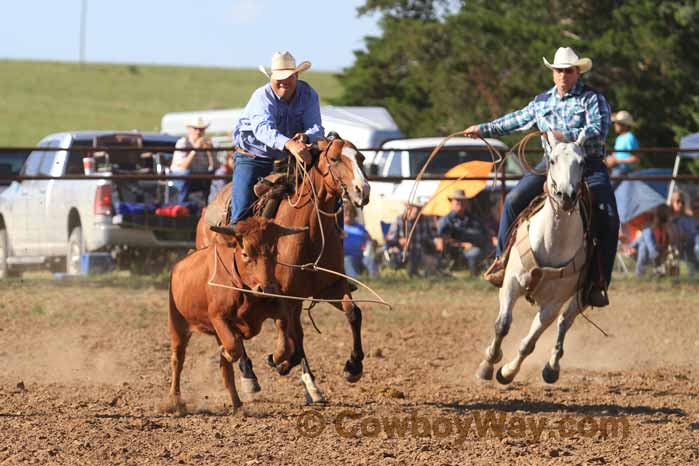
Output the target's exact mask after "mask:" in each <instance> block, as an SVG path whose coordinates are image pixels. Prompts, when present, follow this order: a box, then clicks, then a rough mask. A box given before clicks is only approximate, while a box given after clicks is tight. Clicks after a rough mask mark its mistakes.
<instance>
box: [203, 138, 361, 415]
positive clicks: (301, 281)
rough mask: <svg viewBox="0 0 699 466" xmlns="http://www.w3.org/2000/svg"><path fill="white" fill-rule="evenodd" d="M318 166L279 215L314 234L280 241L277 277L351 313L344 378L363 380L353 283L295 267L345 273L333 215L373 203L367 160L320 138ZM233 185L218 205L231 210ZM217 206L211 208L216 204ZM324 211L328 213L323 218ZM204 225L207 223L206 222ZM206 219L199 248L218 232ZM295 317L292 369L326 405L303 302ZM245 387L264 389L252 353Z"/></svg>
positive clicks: (291, 289)
mask: <svg viewBox="0 0 699 466" xmlns="http://www.w3.org/2000/svg"><path fill="white" fill-rule="evenodd" d="M312 152H313V154H314V163H313V164H312V166H311V167H310V168H309V170H308V176H307V179H306V180H305V182H304V183H303V184H301V185H300V186H299V187H298V189H297V192H296V193H295V194H293V195H291V196H290V197H287V198H286V199H284V200H283V201H282V202H281V204H280V206H279V210H278V211H277V214H276V217H275V220H276V221H277V222H279V223H282V224H284V225H289V226H296V227H300V226H307V227H308V232H307V233H304V234H302V235H297V236H294V237H288V238H282V239H281V240H280V241H279V261H278V263H277V266H276V268H275V271H274V274H275V276H276V278H277V281H278V283H279V285H280V287H281V290H282V294H285V295H290V296H312V297H314V298H324V299H333V300H338V301H340V300H341V302H334V303H332V305H333V306H334V307H336V308H337V309H340V310H341V311H343V312H344V313H345V316H346V318H347V321H348V322H349V324H350V329H351V331H352V346H351V353H350V357H349V359H348V360H347V361H346V363H345V366H344V370H343V374H344V377H345V379H346V380H347V381H348V382H351V383H354V382H357V381H358V380H359V379H360V378H361V376H362V373H363V370H364V367H363V359H364V351H363V349H362V337H361V329H362V311H361V309H360V308H359V306H357V304H356V303H354V302H353V301H352V294H351V292H350V289H349V285H348V282H347V280H346V279H345V278H343V277H338V276H337V275H333V274H330V273H325V272H314V271H310V270H301V269H299V268H298V267H290V266H289V264H296V265H298V264H308V263H314V262H315V261H316V260H318V257H319V256H320V259H319V260H318V265H319V266H320V267H323V268H326V269H329V270H334V271H338V272H344V258H343V257H344V252H343V247H342V236H341V232H340V231H339V229H338V228H337V226H336V219H335V216H334V215H332V213H333V212H334V211H335V210H336V209H337V203H338V200H339V199H340V198H345V199H346V200H347V201H349V202H350V203H351V204H353V205H354V207H356V208H361V207H363V206H364V205H366V204H367V203H368V202H369V194H370V189H369V183H368V181H367V179H366V176H365V175H364V172H363V169H362V164H363V162H364V156H363V155H362V153H361V152H359V151H358V150H357V148H356V147H355V146H354V144H352V143H351V142H349V141H345V140H342V139H340V138H339V137H336V138H329V139H327V140H320V141H318V143H317V148H315V149H314V150H312ZM230 192H231V186H230V185H227V186H226V187H224V188H222V189H221V191H219V193H218V195H217V196H216V198H215V199H214V201H213V202H212V204H217V205H218V206H219V208H220V206H225V205H226V201H225V196H230ZM210 208H211V206H210ZM320 212H324V213H325V214H321V213H320ZM203 223H204V224H203ZM204 225H205V220H204V218H201V219H200V220H199V227H198V228H197V247H200V246H204V245H207V244H211V241H212V238H213V236H212V233H211V231H209V230H207V229H206V228H205V226H204ZM288 306H289V307H291V308H292V312H291V315H292V318H291V320H290V321H289V326H288V332H289V334H290V335H293V336H294V343H295V344H296V348H295V352H294V354H293V355H292V357H291V364H292V366H294V365H297V364H301V370H302V376H301V380H302V381H303V384H304V389H305V390H306V398H307V400H308V401H309V402H312V403H316V402H323V401H324V400H323V396H322V394H321V393H320V391H319V390H318V387H316V386H315V384H314V380H313V379H314V377H313V374H312V372H311V369H310V365H309V363H308V359H307V357H306V354H305V351H304V348H303V327H302V326H301V311H302V303H301V302H300V301H291V302H289V303H288ZM276 325H277V332H278V334H281V333H282V332H284V331H286V329H287V326H286V325H285V323H284V322H281V321H277V322H276ZM273 356H274V355H270V356H269V357H268V358H267V360H268V362H271V363H272V365H275V364H278V361H277V360H276V359H274V357H273ZM239 366H240V370H241V374H242V375H243V377H242V380H241V382H242V384H243V385H242V388H243V390H245V391H248V392H255V391H259V390H260V387H259V384H258V383H257V377H256V375H255V373H254V371H253V370H252V362H251V361H250V359H249V358H248V357H247V355H246V354H243V356H242V357H241V358H240V365H239Z"/></svg>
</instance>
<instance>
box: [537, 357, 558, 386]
mask: <svg viewBox="0 0 699 466" xmlns="http://www.w3.org/2000/svg"><path fill="white" fill-rule="evenodd" d="M559 374H560V369H559V370H554V368H553V367H551V365H550V364H549V363H548V362H547V363H546V365H545V366H544V370H542V371H541V377H542V378H543V379H544V382H546V383H556V381H557V380H558V375H559Z"/></svg>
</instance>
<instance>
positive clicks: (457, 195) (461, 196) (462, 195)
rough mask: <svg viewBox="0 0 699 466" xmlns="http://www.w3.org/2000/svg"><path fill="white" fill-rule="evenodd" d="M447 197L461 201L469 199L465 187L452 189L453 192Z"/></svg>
mask: <svg viewBox="0 0 699 466" xmlns="http://www.w3.org/2000/svg"><path fill="white" fill-rule="evenodd" d="M447 199H449V200H450V201H452V200H454V199H456V200H459V201H465V200H467V199H468V197H467V196H466V192H465V191H464V190H463V189H456V190H454V191H452V192H451V193H449V195H448V196H447Z"/></svg>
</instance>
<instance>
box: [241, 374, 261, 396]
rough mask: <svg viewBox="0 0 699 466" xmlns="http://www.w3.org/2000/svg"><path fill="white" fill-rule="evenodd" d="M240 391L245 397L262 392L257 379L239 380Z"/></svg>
mask: <svg viewBox="0 0 699 466" xmlns="http://www.w3.org/2000/svg"><path fill="white" fill-rule="evenodd" d="M240 389H241V391H242V392H243V393H245V394H246V395H252V394H253V393H257V392H259V391H260V390H262V388H261V387H260V384H259V383H257V379H248V378H245V377H241V378H240Z"/></svg>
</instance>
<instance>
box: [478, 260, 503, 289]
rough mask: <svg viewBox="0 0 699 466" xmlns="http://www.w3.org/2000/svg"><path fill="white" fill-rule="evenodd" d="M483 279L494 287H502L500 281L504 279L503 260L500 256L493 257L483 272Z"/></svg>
mask: <svg viewBox="0 0 699 466" xmlns="http://www.w3.org/2000/svg"><path fill="white" fill-rule="evenodd" d="M483 279H484V280H485V281H487V282H489V283H490V284H491V285H493V286H494V287H496V288H502V282H503V281H504V280H505V261H504V260H503V258H502V257H496V258H495V260H494V261H493V263H492V264H490V267H488V270H486V271H485V272H484V273H483Z"/></svg>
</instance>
